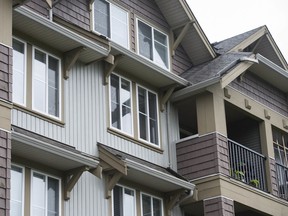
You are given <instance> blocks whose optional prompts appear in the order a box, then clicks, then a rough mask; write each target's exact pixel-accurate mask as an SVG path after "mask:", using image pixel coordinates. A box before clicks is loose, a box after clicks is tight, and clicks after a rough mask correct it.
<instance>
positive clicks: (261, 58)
mask: <svg viewBox="0 0 288 216" xmlns="http://www.w3.org/2000/svg"><path fill="white" fill-rule="evenodd" d="M256 58H257V59H258V60H259V61H260V62H262V63H263V64H265V65H267V66H268V67H270V68H271V69H273V70H274V71H276V72H277V73H279V74H281V75H282V76H284V77H285V78H288V71H287V70H285V69H283V68H281V67H280V66H278V65H276V64H275V63H273V62H272V61H270V60H269V59H267V58H265V57H264V56H262V55H260V54H259V53H258V54H256Z"/></svg>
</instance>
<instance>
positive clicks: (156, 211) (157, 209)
mask: <svg viewBox="0 0 288 216" xmlns="http://www.w3.org/2000/svg"><path fill="white" fill-rule="evenodd" d="M141 203H142V205H141V207H142V216H163V202H162V200H161V199H159V198H157V197H154V196H150V195H148V194H143V193H142V195H141Z"/></svg>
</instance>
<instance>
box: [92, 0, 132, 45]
mask: <svg viewBox="0 0 288 216" xmlns="http://www.w3.org/2000/svg"><path fill="white" fill-rule="evenodd" d="M94 30H95V31H97V32H99V33H100V34H102V35H105V36H106V37H108V38H111V40H112V41H114V42H116V43H118V44H120V45H122V46H124V47H126V48H128V41H129V33H128V13H127V12H126V11H125V10H123V9H121V8H120V7H117V6H116V5H114V4H111V3H109V2H107V1H105V0H95V3H94Z"/></svg>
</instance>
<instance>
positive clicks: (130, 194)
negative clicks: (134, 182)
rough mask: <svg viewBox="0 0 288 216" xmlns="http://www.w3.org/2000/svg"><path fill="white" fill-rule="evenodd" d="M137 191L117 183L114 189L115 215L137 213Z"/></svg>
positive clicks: (125, 215) (132, 214)
mask: <svg viewBox="0 0 288 216" xmlns="http://www.w3.org/2000/svg"><path fill="white" fill-rule="evenodd" d="M135 199H136V196H135V191H134V190H131V189H128V188H126V187H122V186H118V185H116V186H115V187H114V189H113V216H134V215H136V204H135V203H136V201H135Z"/></svg>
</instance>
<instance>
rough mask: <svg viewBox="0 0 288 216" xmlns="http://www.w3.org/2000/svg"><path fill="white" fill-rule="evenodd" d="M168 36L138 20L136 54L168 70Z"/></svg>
mask: <svg viewBox="0 0 288 216" xmlns="http://www.w3.org/2000/svg"><path fill="white" fill-rule="evenodd" d="M168 50H169V49H168V36H167V35H165V34H163V33H161V32H160V31H158V30H156V29H155V28H153V27H151V26H149V25H147V24H146V23H144V22H142V21H140V20H138V53H139V54H140V55H142V56H144V57H145V58H147V59H150V60H151V61H153V62H154V63H156V64H158V65H160V66H161V67H163V68H166V69H169V59H168Z"/></svg>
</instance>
